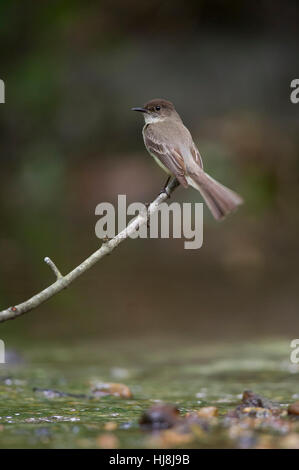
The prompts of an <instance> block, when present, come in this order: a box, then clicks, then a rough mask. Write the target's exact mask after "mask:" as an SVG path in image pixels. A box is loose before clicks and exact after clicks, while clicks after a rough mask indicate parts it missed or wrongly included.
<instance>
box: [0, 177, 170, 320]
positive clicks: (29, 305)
mask: <svg viewBox="0 0 299 470" xmlns="http://www.w3.org/2000/svg"><path fill="white" fill-rule="evenodd" d="M177 186H178V182H177V180H176V179H174V180H172V181H171V182H170V183H169V184H168V186H167V188H166V191H165V192H162V193H161V194H159V196H158V197H157V198H156V199H155V200H154V201H153V202H152V203H151V204H150V205H149V206H148V209H147V212H145V213H143V214H139V215H138V216H137V217H136V218H134V219H133V221H131V222H130V223H129V224H128V226H127V227H126V228H125V229H124V230H122V231H121V232H120V233H118V234H117V235H116V236H115V237H114V238H112V239H110V240H107V241H104V242H103V243H102V245H101V247H100V248H99V249H98V250H97V251H95V252H94V253H93V254H92V255H90V256H89V257H88V258H87V259H86V260H85V261H83V262H82V263H81V264H79V266H77V267H76V268H74V269H73V270H72V271H70V272H69V273H68V274H66V275H65V276H63V275H62V274H61V273H60V271H59V270H58V268H57V267H56V265H55V264H54V262H53V261H52V260H51V259H50V258H49V257H46V258H45V259H44V261H45V262H46V263H47V264H48V265H49V266H50V268H51V269H52V271H53V272H54V274H55V276H56V282H54V283H53V284H51V285H50V286H49V287H47V288H46V289H43V290H42V291H41V292H39V293H38V294H35V295H33V297H31V298H30V299H28V300H26V301H25V302H22V303H20V304H18V305H15V306H13V307H9V308H7V309H5V310H2V311H0V322H4V321H6V320H12V319H14V318H16V317H18V316H20V315H23V314H24V313H27V312H29V311H30V310H33V309H34V308H36V307H38V306H39V305H41V304H42V303H44V302H45V301H46V300H48V299H50V298H51V297H53V296H54V295H55V294H57V293H58V292H60V291H61V290H63V289H65V288H66V287H68V286H69V285H70V284H71V283H72V282H73V281H74V280H75V279H77V277H79V276H81V274H83V273H84V272H85V271H87V270H88V269H90V268H91V267H92V266H93V265H94V264H96V263H97V262H98V261H100V259H102V258H103V257H104V256H106V255H108V254H109V253H111V252H112V251H113V250H114V248H116V247H117V246H118V245H119V244H120V243H121V242H122V241H124V240H126V238H128V237H129V236H130V235H132V234H133V233H134V232H135V231H136V230H138V228H139V227H140V226H142V225H144V224H146V223H147V221H148V220H149V217H150V215H151V214H153V213H154V212H156V211H157V209H158V207H159V205H160V204H161V203H162V202H165V201H166V199H167V198H168V197H169V195H170V194H171V193H172V192H173V191H174V189H175V188H176V187H177Z"/></svg>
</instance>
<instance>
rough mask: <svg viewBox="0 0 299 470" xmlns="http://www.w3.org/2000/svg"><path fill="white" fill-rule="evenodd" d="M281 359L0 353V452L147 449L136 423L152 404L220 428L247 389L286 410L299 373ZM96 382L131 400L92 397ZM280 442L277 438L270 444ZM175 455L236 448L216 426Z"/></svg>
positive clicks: (263, 344) (164, 350)
mask: <svg viewBox="0 0 299 470" xmlns="http://www.w3.org/2000/svg"><path fill="white" fill-rule="evenodd" d="M290 352H291V349H290V342H289V341H288V340H279V341H278V340H267V341H259V342H256V343H250V344H233V345H228V344H214V345H212V344H209V345H204V344H194V343H192V344H188V343H186V341H185V342H184V344H182V345H181V346H179V347H178V340H176V341H168V342H165V341H164V340H163V341H162V340H161V341H159V340H157V339H156V340H153V341H151V340H146V341H144V340H143V341H141V340H140V341H120V342H117V341H111V342H109V343H108V342H107V343H101V344H89V345H87V344H86V345H84V344H78V345H76V344H69V345H67V344H64V345H50V344H48V345H45V344H40V345H37V344H33V345H32V344H31V345H30V346H29V345H28V344H26V345H24V343H23V344H22V346H20V345H18V347H17V345H16V347H15V349H14V350H13V351H9V350H8V351H7V358H8V359H9V360H10V361H11V363H8V364H5V365H4V364H1V365H0V447H1V448H95V447H103V446H107V447H109V446H110V447H118V448H146V447H151V446H152V441H151V436H150V434H149V433H146V432H144V431H142V430H141V429H140V426H139V420H140V417H141V415H142V413H143V412H144V411H145V410H146V409H148V408H149V407H151V406H153V405H154V404H155V403H159V401H162V402H166V403H170V404H173V405H175V406H177V407H178V409H179V410H180V412H181V413H182V414H186V413H189V412H192V411H195V410H199V409H200V408H201V407H204V406H215V407H217V409H218V413H219V420H221V419H222V418H223V417H224V416H225V414H226V413H227V412H228V411H230V410H232V409H233V408H235V407H236V406H237V405H238V404H239V403H240V399H241V395H242V393H243V391H244V390H246V389H250V390H253V391H254V392H256V393H259V394H262V395H264V396H265V397H267V398H269V399H271V400H275V401H276V402H278V403H279V404H280V405H281V407H282V408H286V407H287V406H288V404H289V403H291V402H294V401H295V400H296V398H298V397H299V386H298V383H299V382H298V376H299V375H298V374H299V367H298V366H297V365H296V364H292V363H291V362H290ZM95 382H103V383H107V382H109V383H111V382H112V383H122V384H125V385H127V386H128V387H129V388H130V390H131V392H132V397H130V398H121V397H115V396H103V397H95V396H92V394H91V389H92V384H94V383H95ZM43 390H46V391H47V392H43ZM107 423H109V425H107ZM111 423H113V424H111ZM108 426H110V428H109V427H108ZM107 429H108V431H107ZM111 429H112V430H113V431H111ZM270 434H271V433H270ZM276 434H277V433H276ZM293 434H294V433H293ZM284 435H285V432H284V431H282V432H281V433H280V431H279V430H278V439H280V436H282V437H283V436H284ZM103 436H104V438H103ZM103 439H104V441H103ZM105 439H106V440H105ZM248 445H249V444H248ZM277 445H279V441H278V444H277ZM176 446H177V447H184V448H186V447H196V448H218V447H221V448H234V447H239V446H240V443H239V441H238V439H235V438H234V436H232V435H231V434H229V433H227V432H226V431H225V426H222V427H219V428H216V429H214V430H213V431H212V432H205V433H202V434H200V435H199V436H198V438H197V439H195V440H193V441H192V442H190V443H184V444H180V443H177V444H176Z"/></svg>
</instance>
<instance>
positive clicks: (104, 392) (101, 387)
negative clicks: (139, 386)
mask: <svg viewBox="0 0 299 470" xmlns="http://www.w3.org/2000/svg"><path fill="white" fill-rule="evenodd" d="M91 393H92V394H93V396H94V397H96V398H101V397H105V396H108V395H113V396H114V397H120V398H132V392H131V390H130V389H129V387H128V386H127V385H124V384H119V383H101V384H97V385H96V386H95V387H94V388H93V389H92V391H91Z"/></svg>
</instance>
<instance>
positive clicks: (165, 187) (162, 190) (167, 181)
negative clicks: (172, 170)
mask: <svg viewBox="0 0 299 470" xmlns="http://www.w3.org/2000/svg"><path fill="white" fill-rule="evenodd" d="M170 179H171V176H168V178H167V180H166V183H165V184H164V186H163V189H161V191H160V194H163V193H166V194H167V196H168V197H169V194H168V191H167V185H168V183H169V181H170Z"/></svg>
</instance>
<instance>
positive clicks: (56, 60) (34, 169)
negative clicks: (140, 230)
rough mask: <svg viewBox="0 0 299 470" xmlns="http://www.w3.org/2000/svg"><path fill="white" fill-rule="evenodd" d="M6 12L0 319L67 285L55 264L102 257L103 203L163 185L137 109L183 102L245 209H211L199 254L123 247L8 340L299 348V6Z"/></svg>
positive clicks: (121, 4) (149, 195)
mask: <svg viewBox="0 0 299 470" xmlns="http://www.w3.org/2000/svg"><path fill="white" fill-rule="evenodd" d="M0 18H1V20H0V23H1V26H0V38H1V41H0V49H1V74H0V78H1V79H3V80H4V81H5V84H6V103H5V104H2V105H0V133H1V135H0V137H1V172H0V195H1V198H0V214H1V231H0V260H1V261H0V282H1V283H0V302H1V304H0V305H1V307H2V308H5V307H7V306H9V305H12V304H17V303H19V302H21V301H23V300H25V299H26V298H28V297H30V296H31V295H32V294H33V293H35V292H38V291H39V290H41V289H42V288H44V287H46V286H47V285H49V284H50V283H52V282H53V275H52V272H51V271H50V270H49V268H48V267H47V266H46V265H45V263H44V262H43V258H44V257H45V256H50V257H51V258H52V259H53V260H55V262H56V263H57V265H58V266H59V268H60V269H61V271H62V272H63V273H67V272H68V271H70V270H71V269H72V268H73V267H75V266H76V265H77V264H79V263H80V262H81V261H82V260H83V259H85V258H86V257H87V256H88V255H89V254H91V253H92V252H93V251H94V250H96V249H97V248H98V247H99V245H100V241H99V240H98V239H97V238H96V237H95V233H94V227H95V223H96V221H97V219H98V218H97V217H96V216H95V214H94V211H95V207H96V205H97V204H98V203H100V202H102V201H110V202H113V203H114V202H116V200H117V195H118V194H127V199H128V202H133V201H144V202H147V201H150V200H152V199H153V197H154V196H155V195H157V193H158V192H159V190H160V189H161V187H162V185H163V183H164V180H165V177H164V174H162V172H161V170H160V169H159V168H158V167H156V166H155V165H154V163H153V161H152V159H151V158H150V157H149V156H148V154H147V153H146V151H145V149H144V146H143V141H142V136H141V128H142V119H141V116H139V115H138V116H137V115H136V113H135V114H134V113H132V112H131V111H130V108H131V107H132V106H138V105H141V104H143V103H144V102H146V101H148V100H149V99H152V98H157V97H163V98H167V99H170V100H171V101H173V102H174V103H175V104H176V107H177V110H178V111H179V113H180V114H181V116H182V117H183V119H184V122H185V124H186V125H187V126H188V127H189V128H190V130H191V131H192V134H193V137H194V140H195V142H196V144H197V145H198V147H199V149H200V151H201V154H202V156H203V159H204V163H205V168H206V170H207V171H208V172H209V173H210V174H211V175H213V176H214V177H215V178H217V179H218V180H220V181H221V182H222V183H224V184H226V185H228V186H230V187H232V188H233V189H235V190H236V191H238V192H240V193H241V194H242V195H243V197H244V198H245V200H246V204H245V205H244V206H243V207H241V209H240V210H239V211H238V212H237V213H236V214H234V215H233V216H231V217H229V218H228V219H227V220H225V221H224V222H223V223H221V224H218V223H216V222H214V220H213V219H212V218H211V216H210V215H209V214H208V210H207V209H206V208H205V210H204V214H205V220H204V244H203V247H202V248H201V249H200V250H197V251H193V250H184V247H183V240H177V239H170V240H128V241H126V242H125V243H124V244H122V245H121V247H119V249H118V250H117V251H115V252H114V253H113V255H112V256H109V257H107V258H105V259H104V260H103V261H101V262H100V263H99V264H97V265H96V266H95V267H93V268H92V269H91V270H90V271H89V272H88V273H87V274H85V275H84V276H82V277H81V278H79V279H78V280H77V281H76V282H75V283H74V284H73V285H72V286H71V287H70V288H69V289H68V290H66V291H64V292H62V293H60V294H59V295H58V296H56V297H55V298H53V299H51V300H50V301H48V302H47V303H45V304H43V305H42V306H41V307H40V308H38V309H37V310H35V311H33V312H31V313H30V314H28V315H25V316H23V317H20V318H18V319H16V320H14V321H12V322H7V323H5V324H1V329H0V337H1V338H2V339H8V340H12V339H13V338H20V337H21V338H24V339H25V340H27V339H29V340H42V341H43V340H48V339H50V340H51V339H56V340H58V341H63V340H64V339H70V338H72V339H75V340H76V341H80V339H82V340H83V339H84V340H86V339H87V340H88V339H97V340H101V339H102V338H106V339H107V338H117V337H124V336H128V337H140V336H146V335H157V336H158V335H159V336H162V337H163V336H165V337H167V336H168V335H180V336H182V337H183V336H184V337H189V336H190V337H191V336H192V337H195V338H204V339H208V340H217V339H236V340H238V339H240V338H254V337H257V336H273V335H278V336H279V335H284V336H289V337H290V338H294V337H298V332H299V310H298V300H299V299H298V297H299V294H298V285H299V274H298V262H299V250H298V229H299V212H298V202H299V200H298V196H299V186H298V174H299V172H298V170H299V159H298V155H299V134H298V126H299V104H298V105H294V104H292V103H291V102H290V92H291V89H290V82H291V80H292V79H294V78H298V75H299V68H298V65H299V61H298V7H297V2H296V1H276V2H273V1H270V0H261V1H259V2H238V1H208V0H196V1H188V2H186V1H185V2H183V1H178V0H171V1H158V0H150V1H136V0H125V1H122V0H110V1H109V2H108V1H107V2H106V1H97V2H95V1H94V2H92V1H85V2H83V1H81V2H79V1H64V2H61V1H51V2H46V1H40V2H34V1H26V0H25V1H23V2H10V1H2V2H1V3H0ZM173 200H179V201H194V202H195V201H200V200H201V199H200V196H199V194H198V193H197V192H196V191H194V190H193V189H190V190H188V191H186V190H184V189H182V188H179V189H178V190H177V191H176V193H175V194H174V197H173Z"/></svg>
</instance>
